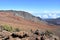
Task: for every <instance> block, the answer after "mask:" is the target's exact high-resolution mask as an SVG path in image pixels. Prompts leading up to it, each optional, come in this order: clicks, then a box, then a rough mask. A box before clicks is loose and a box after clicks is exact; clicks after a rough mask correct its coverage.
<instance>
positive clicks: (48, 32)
mask: <svg viewBox="0 0 60 40" xmlns="http://www.w3.org/2000/svg"><path fill="white" fill-rule="evenodd" d="M50 34H53V32H51V31H49V30H46V31H45V35H48V36H50Z"/></svg>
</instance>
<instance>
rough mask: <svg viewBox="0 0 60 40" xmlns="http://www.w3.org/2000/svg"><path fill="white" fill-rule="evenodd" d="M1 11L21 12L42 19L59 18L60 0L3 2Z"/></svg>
mask: <svg viewBox="0 0 60 40" xmlns="http://www.w3.org/2000/svg"><path fill="white" fill-rule="evenodd" d="M0 10H18V11H19V10H21V11H26V12H29V13H31V14H33V15H35V16H39V17H41V18H58V17H60V0H1V1H0Z"/></svg>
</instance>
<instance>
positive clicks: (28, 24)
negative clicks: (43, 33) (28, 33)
mask: <svg viewBox="0 0 60 40" xmlns="http://www.w3.org/2000/svg"><path fill="white" fill-rule="evenodd" d="M0 24H1V25H4V24H8V25H11V26H12V27H18V28H20V29H21V30H30V29H43V30H44V29H50V30H53V29H56V28H57V27H56V26H50V25H47V24H46V23H45V22H42V21H41V22H40V23H38V22H37V23H36V22H32V21H29V20H26V19H24V18H21V17H18V16H15V15H14V14H12V12H0Z"/></svg>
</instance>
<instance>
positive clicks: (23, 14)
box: [0, 10, 41, 22]
mask: <svg viewBox="0 0 60 40" xmlns="http://www.w3.org/2000/svg"><path fill="white" fill-rule="evenodd" d="M0 12H12V13H13V14H14V15H15V16H19V17H22V18H24V19H27V20H30V21H34V22H39V21H40V20H41V18H39V17H36V16H33V15H32V14H30V13H28V12H24V11H14V10H0Z"/></svg>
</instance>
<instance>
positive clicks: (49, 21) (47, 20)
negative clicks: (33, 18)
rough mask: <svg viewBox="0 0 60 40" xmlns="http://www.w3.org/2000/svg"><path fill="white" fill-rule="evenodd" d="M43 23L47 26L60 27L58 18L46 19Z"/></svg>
mask: <svg viewBox="0 0 60 40" xmlns="http://www.w3.org/2000/svg"><path fill="white" fill-rule="evenodd" d="M45 21H46V22H48V23H49V24H53V25H57V26H60V18H56V19H46V20H45Z"/></svg>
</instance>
